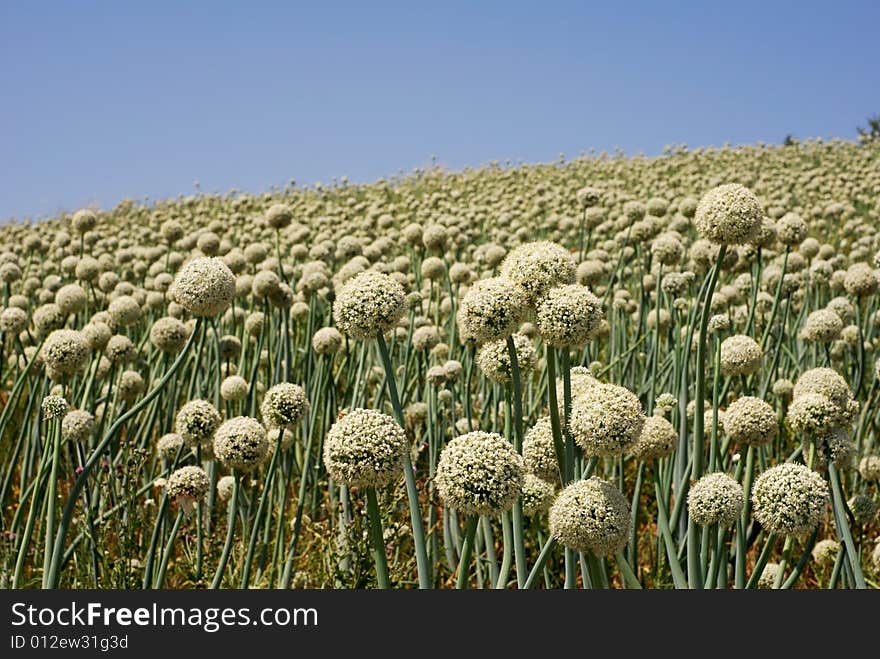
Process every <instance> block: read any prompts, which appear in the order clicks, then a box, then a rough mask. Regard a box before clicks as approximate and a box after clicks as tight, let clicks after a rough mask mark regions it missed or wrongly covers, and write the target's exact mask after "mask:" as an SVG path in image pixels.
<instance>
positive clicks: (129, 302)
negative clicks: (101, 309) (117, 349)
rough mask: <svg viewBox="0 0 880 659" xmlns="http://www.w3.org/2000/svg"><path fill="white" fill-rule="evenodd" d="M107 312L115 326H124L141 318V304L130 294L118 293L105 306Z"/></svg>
mask: <svg viewBox="0 0 880 659" xmlns="http://www.w3.org/2000/svg"><path fill="white" fill-rule="evenodd" d="M107 313H109V314H110V318H112V319H113V322H114V323H115V324H116V326H117V327H125V326H127V325H133V324H134V323H136V322H137V321H139V320H140V319H141V305H139V304H138V302H137V300H135V299H134V298H133V297H131V296H130V295H120V296H119V297H117V298H115V299H114V300H113V301H112V302H111V303H110V306H109V307H107Z"/></svg>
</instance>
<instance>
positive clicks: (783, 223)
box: [776, 213, 807, 246]
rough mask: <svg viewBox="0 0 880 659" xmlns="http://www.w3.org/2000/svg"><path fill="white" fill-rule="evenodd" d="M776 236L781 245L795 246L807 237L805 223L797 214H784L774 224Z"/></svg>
mask: <svg viewBox="0 0 880 659" xmlns="http://www.w3.org/2000/svg"><path fill="white" fill-rule="evenodd" d="M776 235H777V236H778V238H779V242H781V243H782V244H783V245H788V246H793V245H797V244H799V243H801V242H803V240H804V238H806V237H807V223H806V222H804V220H803V219H802V218H801V216H800V215H798V214H797V213H786V214H785V215H783V216H782V217H781V218H779V221H778V222H777V223H776Z"/></svg>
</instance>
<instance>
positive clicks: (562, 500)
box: [550, 476, 631, 556]
mask: <svg viewBox="0 0 880 659" xmlns="http://www.w3.org/2000/svg"><path fill="white" fill-rule="evenodd" d="M630 524H631V522H630V510H629V502H627V500H626V497H624V496H623V494H621V492H620V490H618V489H617V488H616V487H614V486H613V485H612V484H611V483H609V482H607V481H604V480H602V479H600V478H598V477H597V476H593V477H592V478H590V479H589V480H585V481H578V482H576V483H572V484H571V485H569V486H567V487H566V488H565V489H564V490H562V492H561V493H560V494H559V496H558V497H556V501H555V502H554V504H553V506H552V507H551V508H550V533H551V534H552V536H553V537H554V538H555V539H556V540H557V541H558V542H559V543H560V544H561V545H563V546H564V547H568V548H569V549H573V550H574V551H579V552H584V553H592V554H595V555H596V556H609V555H613V554H616V553H617V552H619V551H620V550H622V549H623V548H624V547H625V546H626V543H627V541H628V540H629V531H630Z"/></svg>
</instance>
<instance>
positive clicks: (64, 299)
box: [55, 284, 112, 314]
mask: <svg viewBox="0 0 880 659" xmlns="http://www.w3.org/2000/svg"><path fill="white" fill-rule="evenodd" d="M88 301H89V298H88V296H87V295H86V292H85V291H84V290H83V288H82V286H80V285H79V284H68V285H67V286H62V287H61V288H59V289H58V292H57V293H55V304H57V305H58V307H59V308H60V309H61V311H62V312H63V313H66V314H72V313H79V312H80V311H82V310H83V309H85V308H86V304H87V303H88ZM111 304H112V303H111Z"/></svg>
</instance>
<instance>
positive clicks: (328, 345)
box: [312, 327, 344, 355]
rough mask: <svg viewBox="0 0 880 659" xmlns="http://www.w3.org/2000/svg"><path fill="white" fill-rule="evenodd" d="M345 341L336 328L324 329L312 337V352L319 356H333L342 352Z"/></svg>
mask: <svg viewBox="0 0 880 659" xmlns="http://www.w3.org/2000/svg"><path fill="white" fill-rule="evenodd" d="M343 340H344V339H343V336H342V333H341V332H340V331H339V330H338V329H336V328H335V327H322V328H321V329H319V330H318V331H317V332H315V333H314V335H313V336H312V350H314V351H315V353H316V354H318V355H332V354H334V353H337V352H339V351H340V350H342V343H343Z"/></svg>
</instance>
